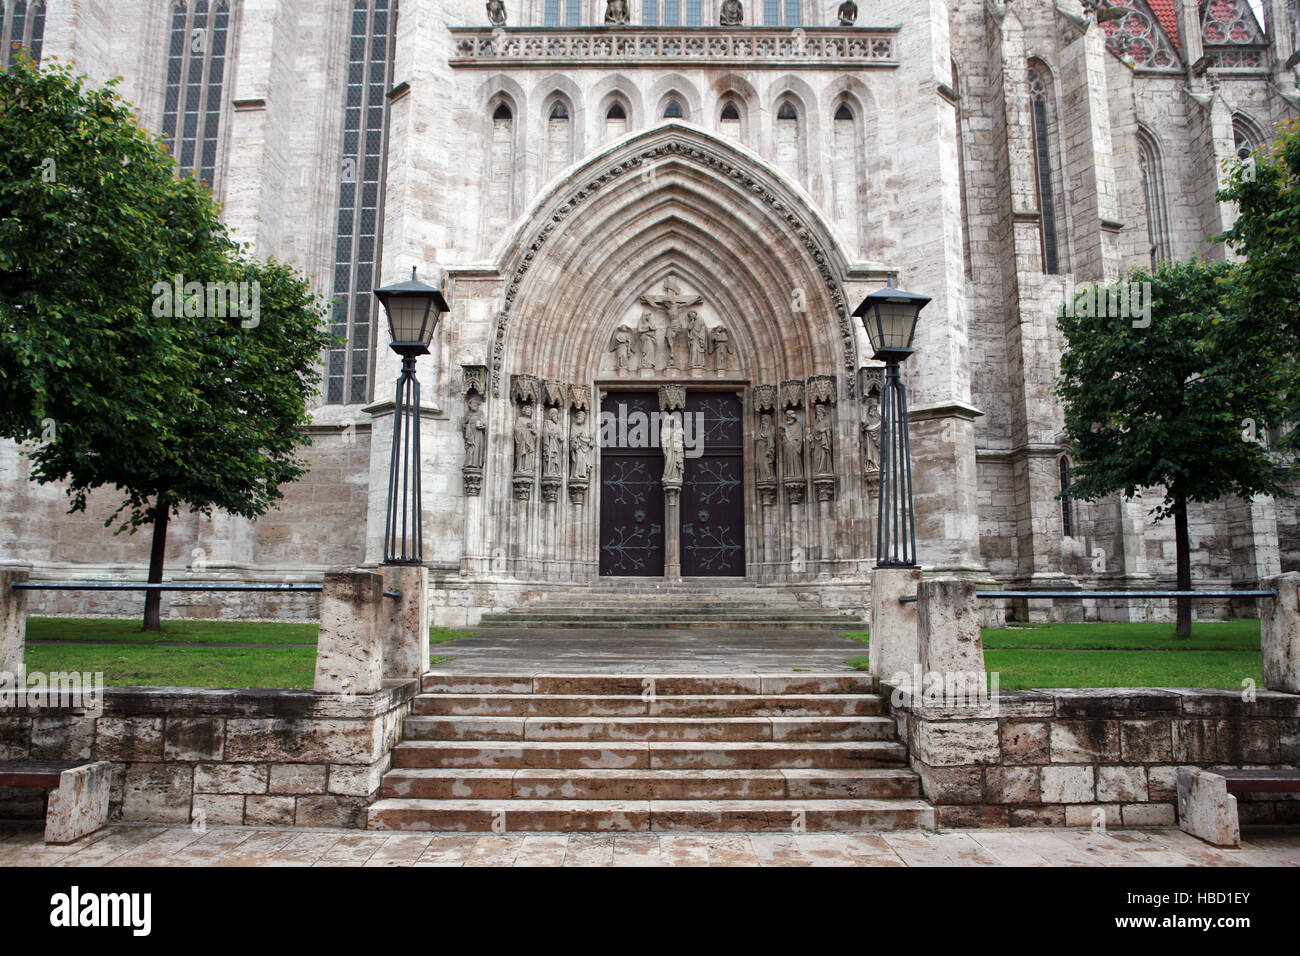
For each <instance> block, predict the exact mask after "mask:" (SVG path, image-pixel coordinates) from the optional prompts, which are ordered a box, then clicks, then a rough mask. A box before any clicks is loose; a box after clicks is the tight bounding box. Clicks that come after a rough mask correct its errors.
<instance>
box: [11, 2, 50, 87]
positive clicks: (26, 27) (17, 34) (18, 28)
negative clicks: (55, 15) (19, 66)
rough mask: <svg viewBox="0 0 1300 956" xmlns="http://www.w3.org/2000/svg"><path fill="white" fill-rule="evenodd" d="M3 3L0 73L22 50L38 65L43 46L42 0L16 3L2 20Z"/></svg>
mask: <svg viewBox="0 0 1300 956" xmlns="http://www.w3.org/2000/svg"><path fill="white" fill-rule="evenodd" d="M5 6H6V4H5V3H4V0H0V70H5V69H8V68H9V67H11V66H13V65H14V62H15V61H16V60H17V59H18V51H19V50H20V49H25V50H26V51H27V53H28V55H29V56H31V58H32V59H33V60H34V61H35V62H36V63H38V64H39V63H40V62H41V45H42V44H43V43H44V42H45V0H36V2H34V3H28V2H26V0H18V2H17V3H14V4H12V6H11V8H10V10H9V15H8V17H6V16H5Z"/></svg>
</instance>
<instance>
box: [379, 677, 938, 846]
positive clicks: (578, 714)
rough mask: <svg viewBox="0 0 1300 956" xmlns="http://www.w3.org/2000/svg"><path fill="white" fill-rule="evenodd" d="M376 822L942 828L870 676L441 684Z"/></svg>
mask: <svg viewBox="0 0 1300 956" xmlns="http://www.w3.org/2000/svg"><path fill="white" fill-rule="evenodd" d="M422 687H423V692H422V693H421V694H420V695H418V696H417V697H416V698H415V701H414V703H413V707H412V714H411V715H410V716H408V717H407V718H406V722H405V726H404V728H403V740H402V741H401V742H400V743H399V744H398V745H397V746H396V747H395V748H394V750H393V754H392V768H391V769H390V770H389V771H388V773H387V774H385V776H384V779H383V783H382V789H381V793H380V799H379V800H378V801H377V802H376V803H374V804H373V805H372V806H371V807H370V808H369V811H368V826H369V827H370V828H372V829H387V830H407V829H411V830H481V831H487V830H496V831H501V830H505V831H511V830H691V829H696V830H700V829H703V830H742V831H782V832H792V831H796V830H800V829H804V830H837V829H870V830H878V829H892V828H901V827H920V826H932V825H933V823H934V812H933V810H932V809H931V808H930V807H929V806H928V805H927V804H926V803H924V802H923V801H922V800H920V799H919V795H920V785H919V779H918V777H917V776H916V774H915V773H913V772H912V771H911V770H910V769H908V767H907V765H906V757H907V754H906V751H905V749H904V748H903V746H902V745H901V744H900V743H898V742H897V740H896V739H895V735H896V730H895V725H894V722H893V720H892V719H890V718H889V717H887V716H885V707H884V701H883V700H882V699H881V698H880V696H879V695H877V694H876V693H875V687H874V683H873V681H872V679H871V677H870V676H869V675H866V674H857V673H836V674H767V675H764V674H679V675H672V674H655V675H646V674H537V675H528V674H467V675H461V674H436V673H430V674H426V675H425V676H424V680H423V681H422Z"/></svg>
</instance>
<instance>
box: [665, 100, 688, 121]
mask: <svg viewBox="0 0 1300 956" xmlns="http://www.w3.org/2000/svg"><path fill="white" fill-rule="evenodd" d="M683 116H684V114H683V113H682V104H681V103H680V102H679V101H678V100H677V99H676V98H674V99H670V100H669V101H668V105H667V106H665V107H664V119H682V118H683Z"/></svg>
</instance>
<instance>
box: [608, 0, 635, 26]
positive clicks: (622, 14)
mask: <svg viewBox="0 0 1300 956" xmlns="http://www.w3.org/2000/svg"><path fill="white" fill-rule="evenodd" d="M631 18H632V17H631V14H630V12H629V11H628V8H627V0H605V22H606V23H609V24H613V25H615V26H623V25H625V24H626V23H627V22H628V21H629V20H631Z"/></svg>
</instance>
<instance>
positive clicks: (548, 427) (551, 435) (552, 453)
mask: <svg viewBox="0 0 1300 956" xmlns="http://www.w3.org/2000/svg"><path fill="white" fill-rule="evenodd" d="M563 475H564V423H563V422H561V421H560V409H559V406H557V405H552V406H551V407H550V408H548V409H547V410H546V421H545V422H544V423H543V424H542V476H543V477H544V478H560V477H563Z"/></svg>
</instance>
